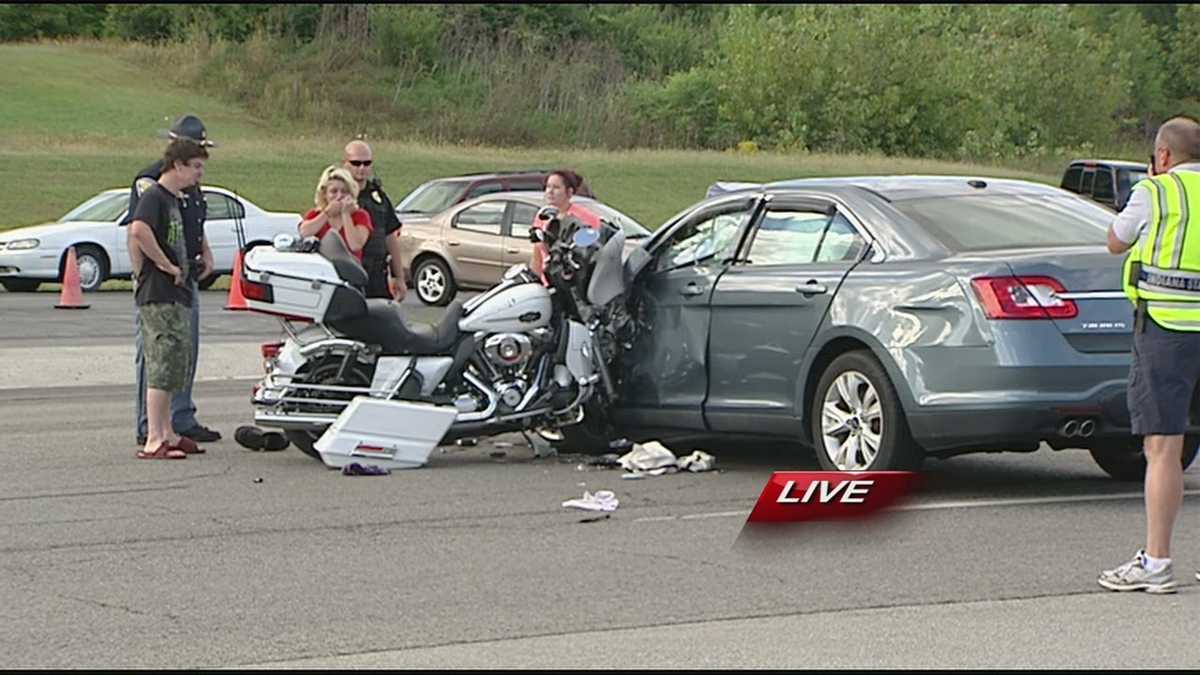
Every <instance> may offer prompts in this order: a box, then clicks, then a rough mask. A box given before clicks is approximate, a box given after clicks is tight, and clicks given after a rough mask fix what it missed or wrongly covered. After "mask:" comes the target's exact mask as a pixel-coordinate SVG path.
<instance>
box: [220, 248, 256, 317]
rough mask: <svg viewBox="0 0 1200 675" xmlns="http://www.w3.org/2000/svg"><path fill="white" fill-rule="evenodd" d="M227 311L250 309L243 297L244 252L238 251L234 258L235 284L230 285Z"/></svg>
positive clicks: (226, 305) (226, 303)
mask: <svg viewBox="0 0 1200 675" xmlns="http://www.w3.org/2000/svg"><path fill="white" fill-rule="evenodd" d="M225 309H228V310H231V311H238V310H244V309H250V307H249V306H248V305H247V304H246V297H245V296H244V295H242V252H241V250H238V252H237V254H236V255H235V256H233V282H232V283H230V284H229V299H228V300H226V301H225Z"/></svg>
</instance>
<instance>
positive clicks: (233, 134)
mask: <svg viewBox="0 0 1200 675" xmlns="http://www.w3.org/2000/svg"><path fill="white" fill-rule="evenodd" d="M134 53H136V52H135V51H133V50H127V49H123V48H122V47H120V46H113V45H102V44H99V43H66V44H59V43H40V44H3V45H0V184H2V185H4V186H5V188H4V189H3V190H0V229H8V228H12V227H17V226H21V225H28V224H33V223H38V222H44V221H47V220H52V219H55V218H57V217H58V216H60V215H62V214H63V213H64V212H66V211H67V210H68V209H70V208H71V207H73V206H75V205H76V204H78V203H79V202H81V201H83V200H84V199H86V198H88V197H90V196H91V195H93V194H95V193H96V192H98V191H100V190H103V189H105V188H110V187H117V186H126V185H128V184H129V183H130V181H131V180H132V177H133V176H134V175H135V173H136V172H137V171H138V170H139V169H140V168H141V167H143V166H145V165H146V164H148V163H150V162H151V161H153V160H154V159H155V158H156V157H157V156H158V155H159V153H161V151H162V148H163V147H164V141H162V140H160V139H158V138H157V137H156V134H157V133H158V131H159V130H161V129H165V128H167V126H169V124H170V120H171V119H173V118H174V117H176V116H177V115H179V114H181V113H183V112H192V113H195V114H197V115H199V116H200V118H201V119H203V120H204V122H205V125H206V126H207V127H208V131H209V135H210V136H211V137H212V138H214V139H216V141H217V142H218V143H219V144H220V147H218V148H215V149H214V150H213V151H212V158H211V159H210V161H209V168H208V174H207V176H206V179H205V182H206V183H209V184H212V185H221V186H225V187H228V188H232V189H235V190H237V191H239V192H241V193H242V194H244V195H246V196H247V197H248V198H249V199H251V200H252V201H254V202H256V203H258V204H259V205H260V206H263V207H264V208H267V209H271V210H277V211H293V212H294V211H302V210H304V209H306V208H309V207H310V206H311V201H312V193H313V186H314V184H315V182H316V179H317V176H318V175H319V174H320V172H321V170H322V168H324V166H326V165H327V164H329V163H331V162H334V161H338V160H340V155H341V148H342V146H343V145H344V143H345V141H346V140H347V139H345V138H342V137H338V136H337V135H334V134H322V133H320V132H319V131H314V130H312V129H302V128H280V127H277V126H271V125H268V124H266V123H264V122H263V121H261V120H257V119H254V118H253V117H252V116H250V115H249V114H247V113H246V112H245V111H244V110H241V109H239V108H238V107H236V106H231V105H229V104H225V103H220V102H217V101H216V100H214V99H212V98H208V97H205V96H202V95H199V94H196V93H193V92H190V91H186V90H182V89H179V88H177V87H173V86H167V85H164V83H163V82H162V81H161V80H158V79H156V78H154V77H153V76H152V75H149V74H148V69H146V68H145V67H143V66H140V65H139V64H137V63H135V62H134V61H133V60H132V58H131V55H132V54H134ZM369 140H371V142H372V145H373V147H374V149H375V156H376V167H377V169H376V170H377V172H378V173H379V175H380V176H381V177H382V178H383V180H384V185H385V186H386V187H387V189H388V192H389V193H390V194H391V195H392V197H393V199H394V200H397V201H398V200H399V199H400V197H402V196H403V195H404V194H405V193H406V192H407V191H408V190H410V189H412V188H413V187H416V186H417V185H418V184H420V183H421V182H423V181H425V180H428V179H430V178H435V177H439V176H446V175H453V174H458V173H464V172H471V171H487V170H493V169H513V168H522V167H553V166H558V165H564V166H569V167H573V168H575V169H576V170H577V171H579V172H580V173H581V174H583V175H584V176H586V177H587V179H588V181H589V182H590V183H591V185H592V186H593V189H594V190H595V191H596V193H597V194H598V195H599V196H600V198H601V199H602V200H604V201H606V202H609V203H611V204H612V205H614V206H616V207H617V208H619V209H621V210H623V211H625V212H627V213H628V214H629V215H631V216H633V217H634V218H636V219H638V220H640V221H641V222H642V223H643V224H645V225H646V226H647V227H649V228H652V229H653V228H655V227H657V226H658V225H660V224H661V223H662V222H663V221H664V220H665V219H666V218H668V217H670V216H671V215H672V214H674V213H676V212H677V211H679V210H681V209H683V208H685V207H686V206H688V205H689V204H692V203H693V202H695V201H697V200H698V199H700V198H701V197H702V196H703V195H704V191H705V189H706V188H707V187H708V185H710V184H711V183H712V182H714V181H716V180H764V181H765V180H776V179H783V178H796V177H805V176H824V175H846V174H875V173H933V174H950V173H953V174H970V175H981V176H1007V177H1016V178H1026V179H1031V180H1041V181H1046V182H1055V181H1056V180H1057V176H1055V175H1047V174H1037V173H1031V172H1025V171H1019V170H1012V169H1002V168H996V167H988V166H981V165H970V164H960V163H953V162H938V161H930V160H909V159H901V158H887V157H881V156H834V155H777V154H768V153H754V154H746V153H738V154H731V153H719V152H690V151H630V152H608V151H574V150H571V149H569V148H554V149H497V148H485V147H464V146H432V145H425V144H420V143H413V142H400V141H392V140H387V139H369Z"/></svg>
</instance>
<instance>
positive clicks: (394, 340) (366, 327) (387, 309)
mask: <svg viewBox="0 0 1200 675" xmlns="http://www.w3.org/2000/svg"><path fill="white" fill-rule="evenodd" d="M462 314H463V306H462V303H461V302H457V301H455V302H452V303H450V305H449V306H448V307H446V314H445V316H443V317H442V320H441V321H440V322H438V323H436V324H431V323H420V322H416V321H409V320H407V319H405V318H404V310H403V309H402V307H401V305H400V304H398V303H396V302H393V301H391V300H385V299H381V298H371V299H368V300H367V313H366V315H365V316H360V317H357V318H354V319H350V320H348V321H340V322H338V323H337V325H336V326H334V327H335V328H336V329H337V330H338V331H339V332H341V333H343V334H344V335H345V336H346V337H349V338H353V339H355V340H360V341H362V342H366V343H368V344H377V345H379V346H380V347H382V349H383V352H382V354H383V355H384V356H408V355H416V356H426V355H434V354H445V355H449V353H450V349H451V347H453V346H454V343H455V342H457V341H458V336H459V332H458V322H459V320H460V319H461V318H462Z"/></svg>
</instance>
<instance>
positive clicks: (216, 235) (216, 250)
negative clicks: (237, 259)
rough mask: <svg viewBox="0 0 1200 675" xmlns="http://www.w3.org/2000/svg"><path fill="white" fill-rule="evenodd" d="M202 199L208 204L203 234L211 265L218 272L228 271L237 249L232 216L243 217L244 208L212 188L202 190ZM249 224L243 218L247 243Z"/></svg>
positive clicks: (235, 229)
mask: <svg viewBox="0 0 1200 675" xmlns="http://www.w3.org/2000/svg"><path fill="white" fill-rule="evenodd" d="M204 201H205V203H206V204H207V205H208V213H207V214H206V216H205V220H204V236H205V237H207V238H208V248H209V249H211V250H212V254H213V266H214V267H215V268H216V269H217V270H218V271H219V272H229V271H230V270H232V269H233V257H234V254H235V253H236V251H237V223H236V222H235V220H234V216H235V215H237V216H238V217H239V218H243V219H244V218H245V214H246V210H245V208H244V207H243V206H242V205H241V204H240V203H239V202H237V201H234V200H233V199H232V198H230V197H228V196H227V195H223V194H221V193H220V192H215V191H212V190H204ZM249 225H250V224H249V223H246V222H245V221H244V220H243V226H244V227H246V228H247V232H246V240H247V243H249V241H250V234H251V233H250V231H249Z"/></svg>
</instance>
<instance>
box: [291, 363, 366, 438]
mask: <svg viewBox="0 0 1200 675" xmlns="http://www.w3.org/2000/svg"><path fill="white" fill-rule="evenodd" d="M341 367H342V357H341V356H340V355H333V356H325V357H322V358H320V359H318V360H317V361H316V362H315V363H313V364H312V368H310V369H309V370H308V372H309V373H310V375H309V376H308V377H306V378H305V379H304V384H329V385H335V386H339V387H369V386H371V375H370V373H368V372H367V369H366V367H365V366H363V365H362V364H360V363H358V362H357V361H356V362H354V363H352V364H350V368H349V369H348V370H347V372H346V377H345V379H343V380H341V381H337V380H336V377H337V373H338V369H340V368H341ZM321 396H322V398H334V399H344V400H347V401H349V400H350V399H352V398H354V394H350V393H340V392H325V393H323V394H322V395H321ZM325 407H328V406H325ZM324 433H325V431H324V429H322V430H321V431H309V430H307V429H288V430H286V431H285V432H284V435H285V436H287V439H288V440H289V441H291V442H292V445H294V446H296V447H297V448H299V449H300V452H303V453H304V454H306V455H308V456H309V457H312V458H313V459H315V460H317V461H321V453H319V452H317V448H316V447H315V443H316V442H317V440H318V439H319V438H321V435H322V434H324Z"/></svg>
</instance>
